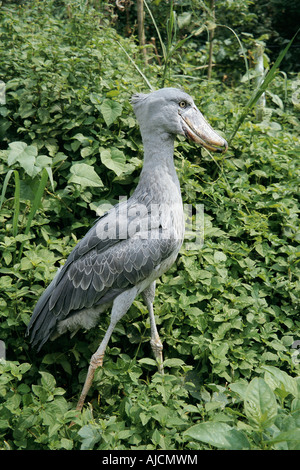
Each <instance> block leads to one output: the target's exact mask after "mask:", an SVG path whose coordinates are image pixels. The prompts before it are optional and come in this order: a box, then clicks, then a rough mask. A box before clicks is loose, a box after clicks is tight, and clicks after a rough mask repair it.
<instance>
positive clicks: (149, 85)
mask: <svg viewBox="0 0 300 470" xmlns="http://www.w3.org/2000/svg"><path fill="white" fill-rule="evenodd" d="M117 43H118V45H119V46H120V47H121V49H122V51H123V52H125V54H126V55H127V57H128V59H129V60H130V62H131V63H132V64H133V65H134V67H135V68H136V70H137V71H138V73H139V74H140V75H141V77H143V79H144V80H145V82H146V83H147V85H148V87H149V88H150V90H151V91H153V87H152V85H151V83H150V82H149V80H148V79H147V77H146V76H145V75H144V74H143V72H142V71H141V69H140V68H139V67H138V66H137V65H136V63H135V62H134V60H133V59H132V58H131V57H130V55H129V54H128V52H127V51H126V50H125V49H124V47H123V46H122V45H121V44H120V43H119V41H117Z"/></svg>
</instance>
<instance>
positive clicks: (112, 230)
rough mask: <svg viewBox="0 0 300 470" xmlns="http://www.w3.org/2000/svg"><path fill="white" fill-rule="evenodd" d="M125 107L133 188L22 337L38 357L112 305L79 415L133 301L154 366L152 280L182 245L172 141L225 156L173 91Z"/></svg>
mask: <svg viewBox="0 0 300 470" xmlns="http://www.w3.org/2000/svg"><path fill="white" fill-rule="evenodd" d="M132 103H133V107H134V111H135V114H136V116H137V119H138V122H139V125H140V130H141V134H142V139H143V144H144V165H143V169H142V172H141V176H140V181H139V184H138V185H137V188H136V189H135V191H134V193H133V194H132V196H131V197H130V198H129V199H128V200H127V201H126V200H125V201H122V202H120V203H119V204H118V205H116V206H115V207H113V208H112V209H111V210H110V211H108V212H107V213H106V214H104V215H103V216H102V217H101V218H100V219H98V221H97V222H96V223H95V224H94V225H93V227H92V228H91V229H90V230H89V231H88V233H87V234H86V235H85V237H84V238H83V239H82V240H81V241H80V242H79V243H78V244H77V246H76V247H75V248H74V250H73V251H72V252H71V254H70V255H69V257H68V259H67V260H66V263H65V265H64V266H63V267H62V268H60V269H59V271H58V272H57V274H56V276H55V278H54V279H53V281H52V282H51V284H50V285H49V286H48V288H47V289H46V290H45V292H44V294H43V295H42V296H41V298H40V299H39V301H38V302H37V304H36V307H35V309H34V312H33V315H32V318H31V320H30V323H29V325H28V329H27V333H28V334H29V335H30V339H31V342H32V344H33V346H36V347H37V348H38V349H40V348H41V347H42V346H43V344H44V343H45V342H46V341H47V340H48V339H49V338H52V339H53V338H55V337H57V336H58V335H60V334H62V333H64V332H65V331H67V330H70V331H71V332H74V331H76V330H77V329H78V328H79V327H84V328H90V327H93V326H94V325H95V324H96V323H97V321H98V317H99V314H100V313H101V312H103V310H104V309H106V308H108V307H109V306H110V305H112V311H111V323H110V326H109V328H108V330H107V332H106V335H105V337H104V339H103V341H102V343H101V345H100V347H99V349H98V351H97V353H95V354H94V355H93V356H92V359H91V363H90V367H89V372H88V376H87V380H86V383H85V386H84V390H83V392H82V396H81V398H80V403H79V405H78V408H79V409H81V407H82V405H83V401H84V398H85V396H86V393H87V391H88V389H89V387H90V385H91V381H92V377H93V373H94V370H95V368H96V367H98V366H99V365H101V364H102V360H103V355H104V351H105V347H106V345H107V343H108V340H109V338H110V335H111V333H112V331H113V328H114V326H115V324H116V322H117V321H118V320H119V319H120V318H121V317H122V316H123V315H124V314H125V313H126V312H127V310H128V308H129V307H130V305H131V304H132V302H133V300H134V298H135V297H136V295H138V294H139V293H142V294H143V297H144V300H145V302H146V305H147V307H148V310H149V315H150V324H151V345H152V347H153V351H154V354H155V356H156V357H157V359H158V361H161V358H162V355H161V352H162V344H161V342H160V339H159V336H158V333H157V329H156V326H155V320H154V314H153V305H152V304H153V299H154V292H155V280H156V279H157V278H158V277H159V276H161V274H162V273H164V272H165V271H166V270H167V269H169V267H170V266H171V265H172V264H173V263H174V261H175V259H176V257H177V254H178V252H179V250H180V247H181V245H182V242H183V237H184V215H183V205H182V199H181V192H180V186H179V181H178V178H177V175H176V171H175V166H174V162H173V154H174V139H175V136H176V134H181V135H184V136H187V137H188V138H189V139H191V140H193V141H195V142H197V143H198V144H200V145H202V146H205V147H207V148H209V149H211V150H215V151H224V150H226V148H227V143H226V141H225V140H224V139H223V138H221V137H220V136H218V134H216V133H215V131H214V130H213V129H212V128H211V127H210V126H209V125H208V124H207V123H206V121H205V119H204V118H203V116H202V114H201V113H200V111H199V110H198V109H197V108H196V106H195V104H194V102H193V100H192V98H191V97H190V96H189V95H187V94H186V93H184V92H182V91H180V90H177V89H174V88H165V89H162V90H158V91H156V92H152V93H150V94H149V95H144V94H137V95H134V96H133V98H132ZM160 370H162V368H161V366H160Z"/></svg>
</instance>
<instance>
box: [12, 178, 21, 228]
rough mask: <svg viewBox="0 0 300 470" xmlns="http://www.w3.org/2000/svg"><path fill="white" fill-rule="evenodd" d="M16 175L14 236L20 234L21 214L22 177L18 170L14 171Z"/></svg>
mask: <svg viewBox="0 0 300 470" xmlns="http://www.w3.org/2000/svg"><path fill="white" fill-rule="evenodd" d="M14 175H15V200H14V217H13V236H14V237H16V236H17V234H18V221H19V214H20V177H19V173H18V171H17V170H14Z"/></svg>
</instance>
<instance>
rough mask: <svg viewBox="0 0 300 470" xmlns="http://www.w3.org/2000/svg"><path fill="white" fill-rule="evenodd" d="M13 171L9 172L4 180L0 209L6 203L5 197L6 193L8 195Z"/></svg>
mask: <svg viewBox="0 0 300 470" xmlns="http://www.w3.org/2000/svg"><path fill="white" fill-rule="evenodd" d="M13 171H14V170H9V171H8V172H7V174H6V176H5V178H4V182H3V188H2V193H1V198H0V209H1V207H2V204H3V202H4V197H5V193H6V188H7V185H8V183H9V180H10V177H11V175H12V174H13Z"/></svg>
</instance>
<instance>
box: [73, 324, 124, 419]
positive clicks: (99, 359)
mask: <svg viewBox="0 0 300 470" xmlns="http://www.w3.org/2000/svg"><path fill="white" fill-rule="evenodd" d="M115 326H116V322H113V323H112V322H111V323H110V325H109V327H108V329H107V331H106V333H105V336H104V338H103V340H102V342H101V344H100V346H99V348H98V349H97V351H96V352H95V353H94V354H93V355H92V357H91V360H90V365H89V368H88V373H87V376H86V379H85V383H84V386H83V389H82V392H81V395H80V398H79V400H78V403H77V406H76V410H79V411H81V410H82V407H83V404H84V401H85V398H86V396H87V394H88V391H89V389H90V388H91V385H92V382H93V379H94V375H95V370H96V369H97V368H98V367H102V364H103V358H104V353H105V349H106V346H107V343H108V341H109V339H110V337H111V335H112V332H113V331H114V328H115Z"/></svg>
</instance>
